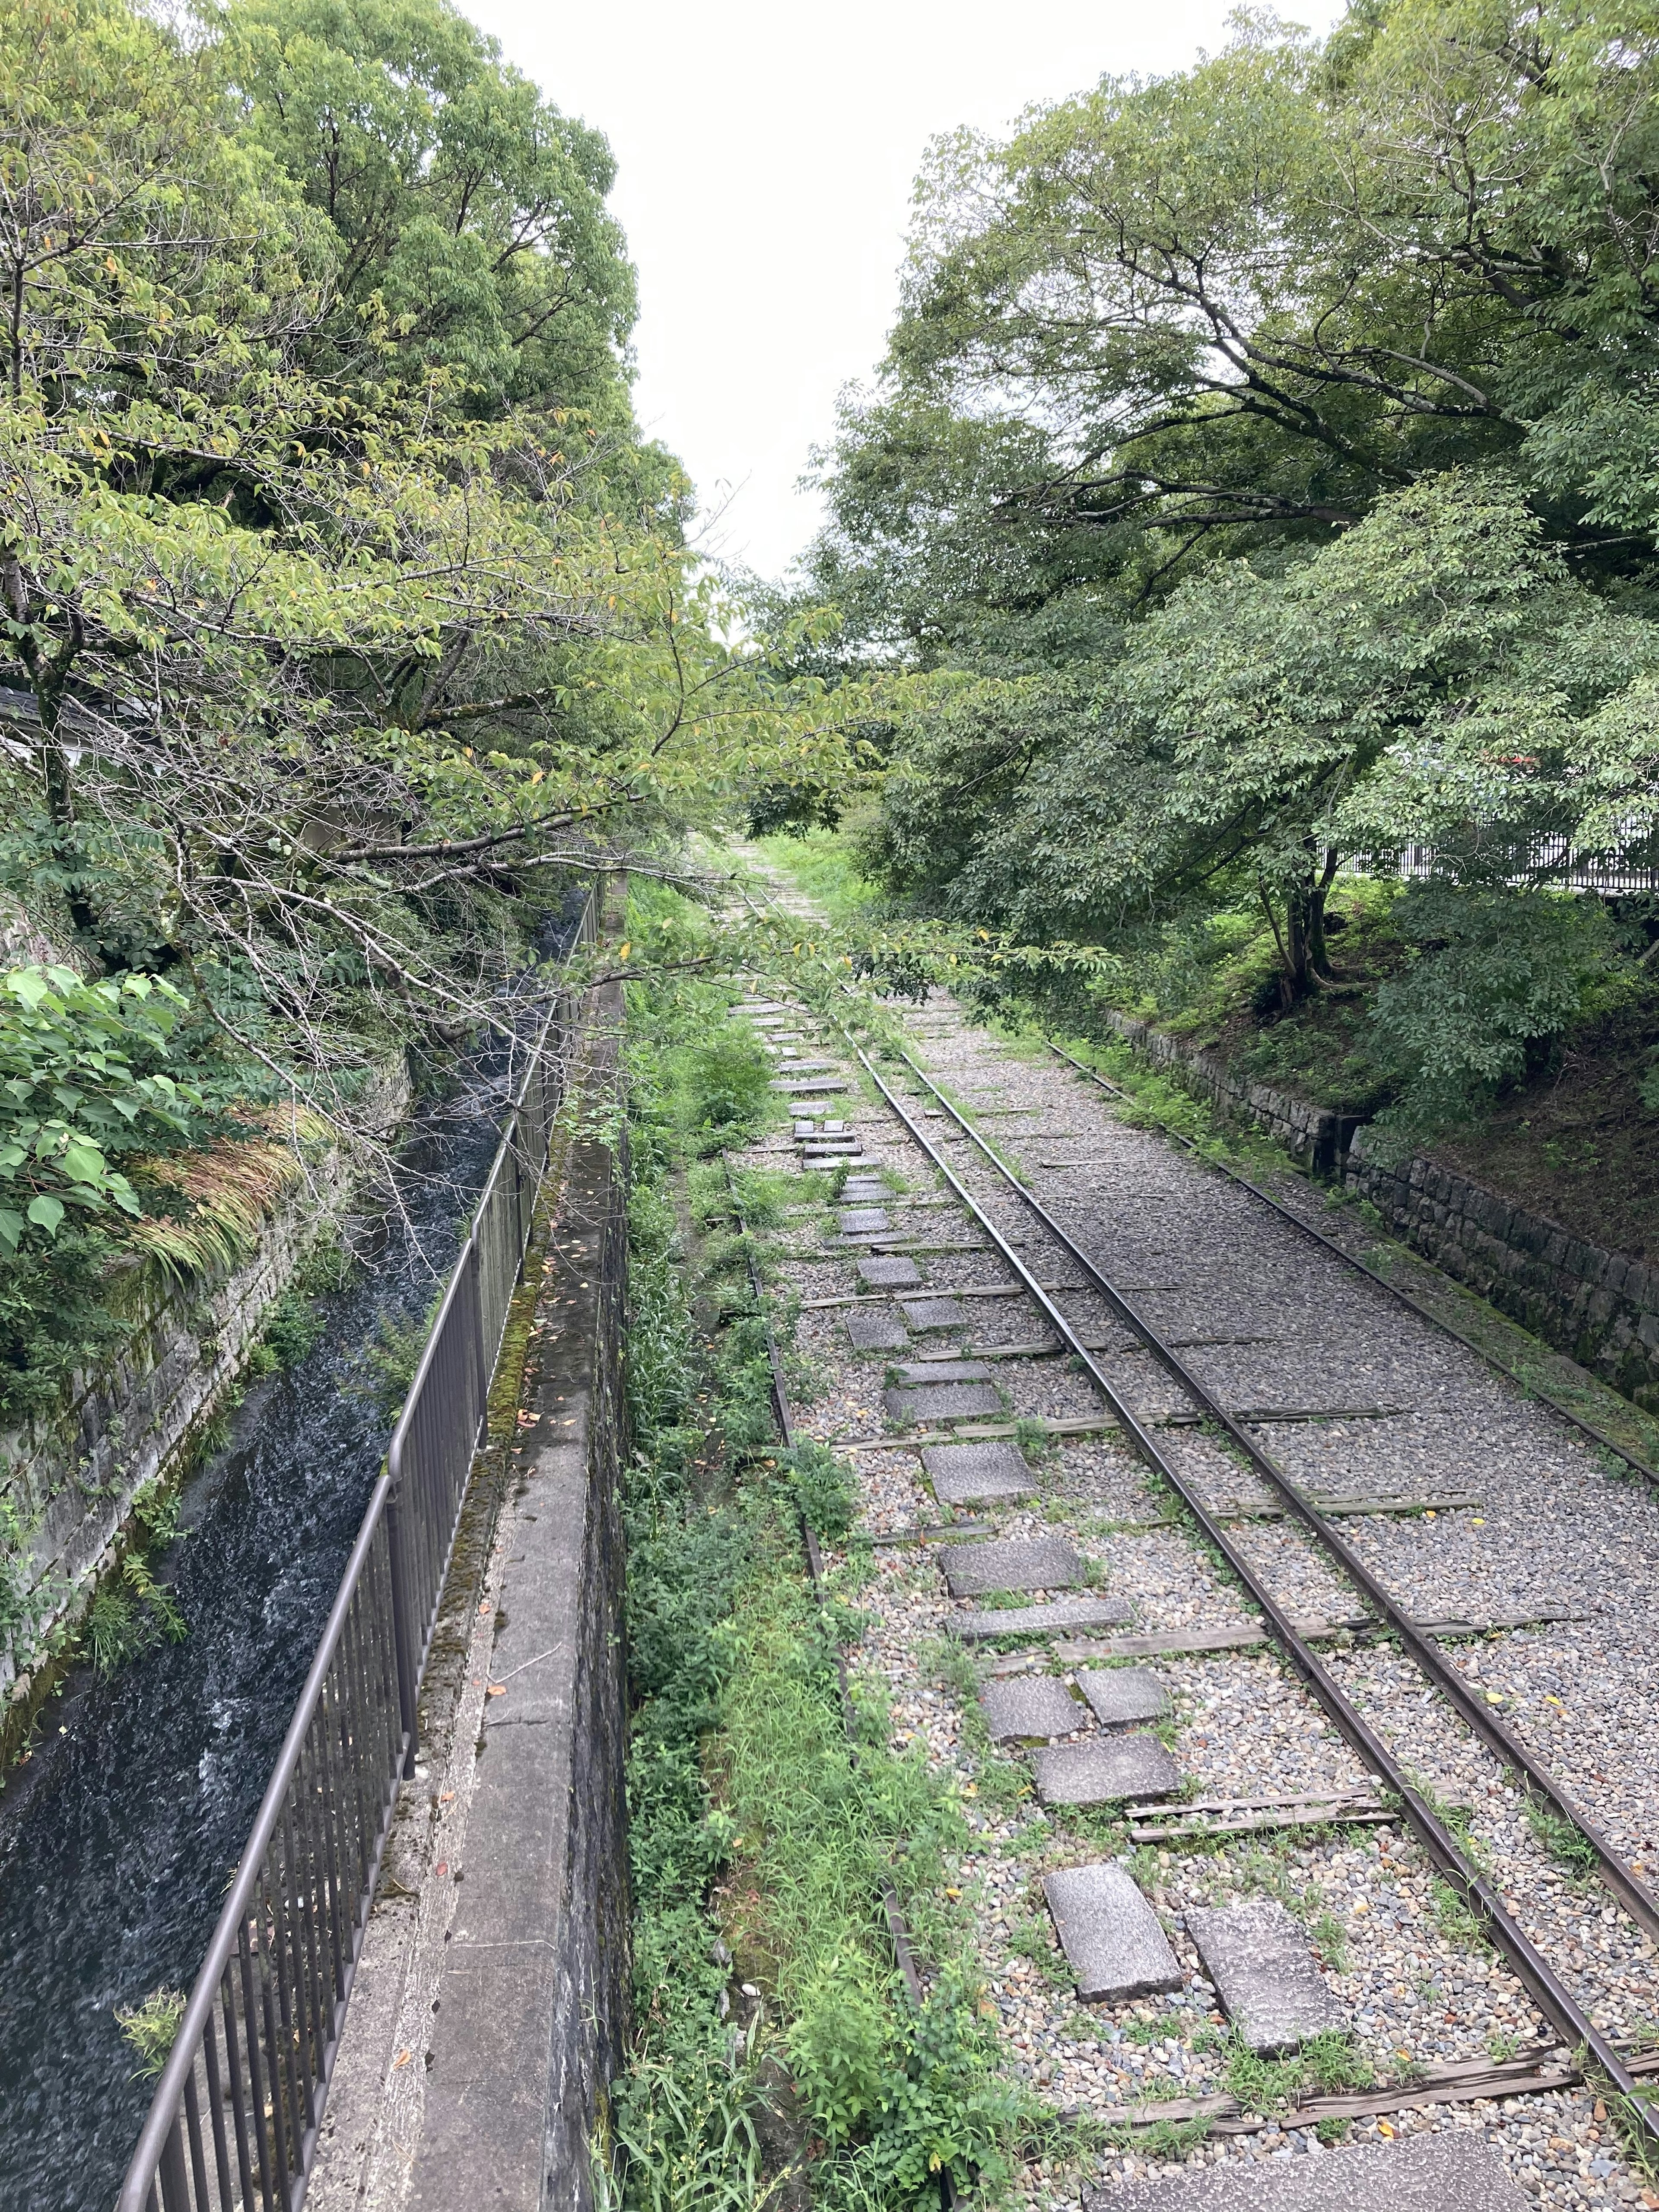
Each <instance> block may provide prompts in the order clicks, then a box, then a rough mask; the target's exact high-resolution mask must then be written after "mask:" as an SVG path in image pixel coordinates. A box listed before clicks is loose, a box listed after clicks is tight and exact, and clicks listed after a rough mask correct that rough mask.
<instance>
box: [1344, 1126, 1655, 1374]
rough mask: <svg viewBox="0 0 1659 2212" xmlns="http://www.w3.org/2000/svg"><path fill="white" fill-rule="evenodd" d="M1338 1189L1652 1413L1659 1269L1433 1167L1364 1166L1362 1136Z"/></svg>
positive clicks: (1406, 1163) (1418, 1161)
mask: <svg viewBox="0 0 1659 2212" xmlns="http://www.w3.org/2000/svg"><path fill="white" fill-rule="evenodd" d="M1343 1180H1344V1181H1345V1182H1346V1184H1347V1185H1348V1188H1350V1189H1352V1190H1355V1191H1358V1193H1359V1194H1360V1195H1361V1196H1362V1197H1364V1198H1367V1199H1369V1200H1370V1202H1371V1204H1372V1205H1373V1206H1376V1210H1377V1212H1379V1213H1380V1214H1381V1215H1382V1216H1383V1220H1384V1221H1385V1222H1386V1223H1387V1225H1388V1226H1389V1228H1390V1229H1391V1230H1393V1231H1395V1234H1396V1235H1397V1236H1399V1237H1403V1238H1404V1240H1405V1241H1406V1242H1407V1243H1408V1244H1410V1245H1411V1246H1412V1247H1413V1249H1415V1250H1417V1251H1419V1252H1421V1253H1422V1254H1423V1255H1424V1256H1425V1258H1426V1259H1430V1260H1432V1261H1434V1262H1435V1264H1436V1266H1437V1267H1443V1268H1444V1269H1445V1271H1446V1273H1448V1274H1449V1275H1455V1276H1456V1278H1457V1279H1458V1280H1459V1281H1460V1282H1462V1283H1467V1284H1468V1286H1469V1288H1470V1289H1471V1290H1472V1291H1478V1292H1479V1294H1480V1297H1483V1298H1486V1299H1487V1300H1488V1301H1489V1302H1490V1303H1491V1304H1492V1305H1495V1306H1496V1307H1498V1310H1500V1311H1501V1312H1503V1313H1506V1314H1508V1315H1509V1316H1510V1318H1511V1319H1512V1320H1515V1321H1518V1322H1521V1324H1522V1327H1523V1328H1529V1329H1530V1330H1531V1331H1532V1332H1533V1334H1534V1336H1541V1337H1542V1338H1543V1339H1544V1340H1545V1342H1546V1343H1547V1344H1553V1345H1554V1346H1556V1348H1557V1349H1558V1351H1561V1352H1567V1353H1568V1354H1570V1355H1571V1358H1574V1359H1576V1360H1577V1362H1578V1364H1580V1366H1582V1367H1587V1368H1589V1370H1590V1371H1591V1372H1592V1373H1593V1374H1595V1375H1598V1376H1601V1380H1602V1381H1603V1382H1604V1383H1609V1384H1610V1385H1611V1386H1612V1388H1613V1389H1615V1390H1619V1391H1621V1392H1622V1393H1623V1394H1624V1395H1625V1396H1626V1397H1627V1398H1630V1399H1633V1400H1634V1401H1635V1402H1636V1404H1637V1405H1638V1406H1640V1407H1642V1408H1643V1410H1644V1412H1646V1413H1659V1267H1651V1266H1647V1265H1644V1263H1643V1262H1642V1261H1639V1260H1632V1259H1630V1258H1628V1257H1627V1256H1626V1255H1625V1254H1624V1253H1621V1252H1609V1251H1607V1250H1606V1249H1604V1248H1603V1247H1602V1246H1601V1245H1600V1244H1592V1243H1589V1241H1588V1239H1587V1238H1584V1237H1575V1236H1573V1234H1572V1233H1571V1231H1570V1230H1566V1229H1563V1228H1562V1227H1561V1226H1560V1225H1559V1223H1557V1222H1553V1221H1548V1220H1546V1219H1545V1218H1544V1217H1543V1216H1542V1215H1541V1214H1537V1213H1529V1212H1528V1211H1527V1209H1526V1207H1525V1206H1518V1205H1516V1203H1515V1201H1514V1200H1511V1199H1507V1198H1504V1197H1502V1196H1500V1195H1499V1194H1498V1193H1497V1192H1496V1191H1491V1190H1487V1189H1486V1188H1483V1187H1482V1186H1481V1185H1480V1183H1477V1182H1470V1181H1469V1179H1468V1176H1462V1175H1459V1174H1458V1173H1457V1171H1456V1170H1455V1169H1453V1168H1448V1167H1443V1166H1442V1165H1440V1164H1439V1163H1438V1162H1437V1161H1435V1160H1430V1159H1423V1158H1415V1157H1414V1158H1410V1159H1406V1160H1401V1162H1399V1163H1398V1164H1397V1165H1395V1166H1393V1167H1383V1166H1381V1165H1379V1164H1376V1163H1375V1162H1373V1161H1370V1160H1369V1159H1367V1158H1366V1157H1365V1134H1364V1130H1361V1131H1359V1132H1358V1133H1357V1134H1356V1136H1355V1138H1354V1139H1353V1142H1352V1146H1350V1148H1349V1151H1348V1153H1347V1157H1346V1163H1345V1168H1344V1175H1343Z"/></svg>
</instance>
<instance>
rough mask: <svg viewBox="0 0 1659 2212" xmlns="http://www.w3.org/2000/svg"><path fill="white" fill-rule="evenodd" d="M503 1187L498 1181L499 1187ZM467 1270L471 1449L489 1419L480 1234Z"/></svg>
mask: <svg viewBox="0 0 1659 2212" xmlns="http://www.w3.org/2000/svg"><path fill="white" fill-rule="evenodd" d="M497 1188H500V1186H499V1184H498V1185H497ZM466 1273H467V1282H468V1285H469V1286H470V1289H471V1307H472V1326H471V1330H470V1332H469V1338H470V1342H471V1352H472V1372H473V1374H474V1375H475V1376H476V1377H477V1397H476V1398H475V1400H474V1401H473V1402H474V1404H475V1405H476V1406H477V1409H478V1418H477V1421H476V1422H475V1423H474V1424H473V1429H472V1442H471V1444H470V1445H469V1447H468V1449H469V1451H471V1449H473V1448H475V1447H476V1445H477V1440H478V1437H480V1435H481V1434H482V1433H483V1426H484V1424H485V1422H486V1421H488V1419H489V1361H488V1359H487V1358H486V1357H485V1352H484V1334H483V1263H482V1261H480V1260H479V1257H478V1238H477V1235H476V1234H475V1235H474V1236H473V1237H472V1238H471V1241H470V1243H468V1245H467V1255H466Z"/></svg>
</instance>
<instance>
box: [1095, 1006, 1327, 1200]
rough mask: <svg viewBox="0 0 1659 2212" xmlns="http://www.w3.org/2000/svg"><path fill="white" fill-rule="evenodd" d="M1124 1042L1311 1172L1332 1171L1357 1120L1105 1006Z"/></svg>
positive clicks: (1108, 1016)
mask: <svg viewBox="0 0 1659 2212" xmlns="http://www.w3.org/2000/svg"><path fill="white" fill-rule="evenodd" d="M1103 1012H1104V1018H1105V1019H1106V1020H1107V1021H1109V1023H1110V1024H1111V1025H1112V1027H1113V1028H1114V1029H1115V1030H1116V1031H1117V1033H1118V1035H1119V1036H1121V1037H1122V1038H1123V1039H1124V1040H1125V1042H1127V1043H1128V1044H1131V1045H1133V1047H1134V1048H1135V1050H1136V1051H1137V1052H1139V1053H1144V1054H1146V1058H1147V1059H1148V1060H1151V1061H1152V1065H1153V1066H1155V1067H1160V1068H1167V1069H1171V1070H1173V1071H1174V1072H1175V1073H1176V1074H1177V1075H1178V1076H1179V1078H1180V1079H1181V1081H1182V1084H1183V1085H1185V1087H1186V1088H1187V1089H1188V1091H1197V1092H1198V1093H1199V1094H1200V1097H1205V1098H1207V1099H1208V1100H1209V1101H1210V1103H1212V1105H1213V1106H1216V1107H1218V1108H1219V1109H1220V1110H1221V1112H1222V1113H1223V1114H1225V1115H1231V1116H1233V1117H1235V1118H1237V1117H1240V1116H1242V1117H1243V1119H1244V1120H1245V1121H1255V1122H1258V1123H1260V1125H1261V1127H1262V1128H1264V1129H1265V1130H1266V1131H1267V1133H1268V1135H1269V1136H1270V1137H1272V1138H1273V1139H1274V1141H1275V1142H1276V1143H1278V1144H1280V1145H1282V1146H1284V1148H1285V1151H1286V1152H1288V1153H1289V1154H1290V1155H1291V1158H1292V1159H1294V1160H1296V1161H1297V1163H1298V1164H1300V1165H1301V1166H1303V1167H1304V1168H1306V1169H1308V1170H1309V1171H1310V1173H1311V1174H1313V1175H1322V1176H1328V1175H1334V1174H1335V1173H1336V1172H1337V1170H1338V1167H1339V1165H1340V1160H1341V1156H1342V1154H1343V1152H1346V1149H1347V1146H1348V1143H1349V1140H1350V1139H1351V1138H1352V1134H1353V1132H1354V1130H1355V1129H1356V1128H1358V1126H1359V1119H1358V1115H1353V1114H1338V1113H1335V1112H1334V1111H1333V1110H1332V1109H1330V1108H1329V1107H1326V1106H1310V1105H1309V1104H1308V1103H1307V1101H1306V1100H1305V1099H1304V1098H1296V1097H1291V1093H1290V1092H1289V1091H1275V1090H1274V1089H1273V1086H1272V1085H1270V1084H1266V1083H1251V1082H1249V1081H1247V1080H1246V1079H1245V1078H1244V1077H1243V1076H1241V1075H1237V1074H1235V1073H1234V1072H1233V1070H1232V1069H1231V1068H1230V1067H1229V1066H1228V1065H1227V1063H1226V1061H1225V1060H1223V1059H1222V1058H1221V1057H1220V1055H1219V1054H1217V1053H1212V1052H1204V1051H1201V1050H1200V1048H1198V1047H1197V1046H1195V1045H1189V1044H1183V1043H1182V1041H1181V1039H1180V1038H1179V1037H1172V1036H1166V1034H1165V1033H1164V1031H1163V1030H1156V1029H1154V1028H1153V1027H1152V1024H1151V1023H1150V1022H1143V1021H1139V1020H1137V1019H1136V1018H1135V1017H1134V1016H1133V1015H1131V1014H1118V1013H1114V1012H1111V1011H1110V1010H1109V1009H1104V1010H1103Z"/></svg>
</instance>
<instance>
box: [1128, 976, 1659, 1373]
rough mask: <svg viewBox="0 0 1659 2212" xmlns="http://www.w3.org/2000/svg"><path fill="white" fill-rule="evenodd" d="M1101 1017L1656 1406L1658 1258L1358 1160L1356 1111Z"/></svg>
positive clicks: (1417, 1163) (1549, 1338) (1468, 1191)
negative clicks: (1646, 1259)
mask: <svg viewBox="0 0 1659 2212" xmlns="http://www.w3.org/2000/svg"><path fill="white" fill-rule="evenodd" d="M1106 1019H1107V1020H1108V1021H1109V1023H1110V1024H1111V1025H1112V1027H1113V1028H1114V1029H1115V1030H1116V1031H1117V1033H1118V1034H1119V1036H1121V1037H1122V1038H1123V1039H1124V1040H1125V1042H1127V1043H1128V1044H1130V1045H1132V1046H1133V1048H1134V1049H1135V1050H1136V1051H1137V1052H1139V1053H1141V1054H1144V1055H1145V1056H1146V1059H1147V1060H1150V1061H1152V1064H1153V1066H1156V1067H1158V1068H1160V1069H1164V1070H1165V1071H1167V1072H1168V1073H1171V1074H1173V1075H1174V1076H1175V1077H1176V1079H1177V1080H1178V1081H1179V1082H1180V1083H1181V1084H1182V1085H1183V1086H1184V1087H1185V1088H1186V1089H1188V1090H1189V1091H1195V1092H1197V1093H1198V1094H1199V1095H1200V1097H1204V1098H1207V1099H1208V1100H1209V1101H1210V1103H1212V1105H1214V1106H1215V1107H1217V1108H1218V1109H1219V1111H1220V1112H1221V1113H1222V1114H1223V1115H1225V1116H1227V1117H1229V1118H1231V1119H1234V1120H1244V1121H1254V1122H1255V1123H1256V1124H1257V1126H1258V1127H1261V1129H1263V1130H1265V1131H1266V1133H1267V1135H1269V1136H1270V1137H1272V1138H1273V1139H1274V1140H1275V1141H1276V1142H1277V1143H1279V1145H1282V1146H1283V1147H1284V1148H1285V1151H1286V1152H1289V1153H1290V1154H1291V1158H1293V1159H1295V1160H1296V1161H1297V1163H1298V1164H1300V1165H1301V1166H1303V1167H1304V1168H1306V1169H1308V1170H1310V1172H1312V1173H1313V1174H1315V1175H1321V1176H1334V1177H1336V1178H1338V1179H1340V1181H1342V1182H1346V1184H1347V1186H1348V1187H1349V1188H1351V1189H1352V1190H1354V1191H1357V1192H1358V1194H1360V1195H1361V1196H1362V1197H1364V1198H1366V1199H1369V1200H1370V1203H1371V1204H1372V1205H1373V1206H1376V1210H1377V1212H1379V1213H1380V1214H1381V1215H1382V1217H1383V1222H1384V1223H1385V1225H1387V1227H1388V1228H1389V1230H1391V1231H1393V1232H1394V1234H1395V1235H1396V1236H1397V1237H1401V1239H1402V1240H1403V1241H1404V1242H1405V1243H1407V1244H1409V1245H1411V1246H1412V1247H1413V1249H1414V1250H1416V1251H1419V1252H1420V1253H1422V1254H1423V1255H1424V1257H1425V1259H1429V1260H1431V1261H1434V1263H1435V1264H1436V1266H1437V1267H1443V1268H1444V1269H1445V1271H1446V1273H1448V1274H1449V1275H1455V1277H1456V1278H1457V1279H1458V1280H1459V1281H1460V1282H1462V1283H1466V1284H1468V1286H1469V1288H1470V1289H1471V1290H1473V1291H1476V1292H1478V1293H1479V1295H1480V1297H1484V1298H1486V1299H1488V1300H1489V1301H1490V1302H1491V1304H1493V1305H1495V1306H1496V1307H1498V1310H1500V1312H1503V1313H1506V1314H1508V1315H1509V1316H1510V1318H1511V1319H1512V1320H1515V1321H1518V1322H1520V1323H1521V1324H1522V1327H1523V1328H1528V1329H1530V1330H1531V1331H1532V1332H1533V1334H1534V1335H1535V1336H1540V1337H1542V1338H1543V1340H1544V1341H1545V1342H1546V1343H1547V1344H1552V1345H1553V1346H1555V1347H1556V1348H1557V1350H1558V1351H1561V1352H1566V1353H1568V1354H1569V1355H1570V1356H1571V1358H1574V1359H1576V1360H1577V1361H1578V1363H1579V1364H1580V1365H1581V1366H1583V1367H1587V1368H1589V1370H1590V1371H1591V1372H1592V1373H1593V1374H1595V1375H1598V1376H1601V1379H1602V1381H1603V1382H1605V1383H1608V1384H1609V1385H1610V1386H1611V1387H1612V1388H1613V1389H1615V1390H1618V1391H1620V1392H1622V1393H1623V1395H1625V1396H1626V1397H1627V1398H1630V1399H1632V1400H1633V1401H1635V1403H1636V1404H1637V1405H1638V1406H1640V1407H1643V1408H1644V1411H1646V1412H1648V1413H1659V1267H1650V1266H1646V1265H1644V1263H1643V1262H1642V1261H1639V1260H1632V1259H1631V1258H1629V1257H1628V1256H1627V1255H1626V1254H1624V1253H1620V1252H1609V1251H1607V1250H1606V1249H1603V1247H1602V1246H1601V1245H1599V1244H1592V1243H1589V1242H1588V1241H1587V1240H1586V1239H1585V1238H1583V1237H1575V1236H1573V1235H1572V1234H1571V1231H1568V1230H1565V1229H1563V1228H1562V1227H1561V1226H1560V1225H1559V1223H1556V1222H1553V1221H1549V1220H1547V1219H1545V1218H1544V1217H1543V1216H1542V1215H1541V1214H1536V1213H1529V1212H1528V1211H1527V1209H1526V1208H1525V1207H1524V1206H1519V1205H1517V1204H1516V1202H1515V1201H1514V1200H1511V1199H1507V1198H1504V1197H1502V1196H1500V1195H1499V1194H1498V1193H1497V1192H1495V1191H1491V1190H1487V1189H1486V1188H1484V1187H1483V1186H1482V1185H1481V1184H1480V1183H1477V1182H1471V1181H1470V1180H1469V1179H1468V1176H1462V1175H1459V1174H1458V1173H1457V1172H1456V1170H1455V1169H1452V1168H1447V1167H1443V1166H1441V1165H1440V1164H1438V1163H1437V1162H1436V1161H1434V1160H1431V1159H1425V1158H1421V1157H1418V1156H1413V1158H1408V1159H1405V1160H1402V1161H1401V1162H1399V1163H1398V1164H1396V1165H1395V1166H1392V1167H1383V1166H1382V1165H1380V1164H1377V1163H1376V1162H1374V1161H1372V1160H1370V1159H1368V1158H1366V1152H1365V1133H1364V1127H1362V1126H1361V1124H1360V1122H1359V1120H1358V1116H1357V1115H1346V1114H1337V1113H1335V1112H1333V1111H1332V1110H1331V1109H1328V1108H1326V1107H1318V1106H1310V1105H1309V1104H1308V1103H1306V1102H1305V1101H1304V1100H1303V1099H1300V1098H1294V1097H1291V1096H1290V1095H1289V1094H1288V1093H1287V1092H1285V1091H1274V1090H1273V1089H1271V1088H1270V1087H1269V1086H1268V1085H1266V1084H1262V1083H1248V1082H1246V1081H1245V1080H1244V1079H1243V1078H1242V1077H1240V1076H1238V1075H1236V1074H1235V1073H1233V1072H1232V1071H1231V1069H1230V1068H1229V1067H1228V1066H1227V1065H1226V1063H1225V1060H1222V1059H1220V1057H1219V1056H1218V1054H1214V1053H1210V1052H1202V1051H1200V1050H1198V1049H1197V1048H1194V1046H1191V1045H1188V1044H1183V1043H1182V1041H1181V1040H1180V1039H1179V1038H1178V1037H1172V1036H1167V1035H1165V1034H1164V1031H1163V1030H1155V1029H1154V1028H1153V1027H1152V1024H1151V1023H1150V1022H1144V1021H1137V1020H1135V1019H1133V1018H1132V1017H1130V1016H1128V1015H1127V1014H1117V1013H1112V1012H1108V1013H1107V1014H1106Z"/></svg>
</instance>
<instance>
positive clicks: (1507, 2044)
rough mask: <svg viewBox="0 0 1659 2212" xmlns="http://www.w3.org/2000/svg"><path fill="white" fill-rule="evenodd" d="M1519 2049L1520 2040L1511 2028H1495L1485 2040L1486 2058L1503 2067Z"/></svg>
mask: <svg viewBox="0 0 1659 2212" xmlns="http://www.w3.org/2000/svg"><path fill="white" fill-rule="evenodd" d="M1520 2049H1521V2039H1520V2037H1519V2036H1518V2035H1517V2034H1516V2033H1515V2031H1514V2029H1513V2028H1509V2027H1495V2028H1493V2030H1492V2033H1491V2034H1490V2035H1489V2036H1488V2037H1487V2038H1486V2056H1487V2057H1489V2058H1490V2059H1492V2061H1493V2062H1494V2063H1496V2064H1498V2065H1499V2066H1503V2065H1504V2064H1506V2063H1508V2061H1509V2060H1510V2059H1511V2058H1513V2057H1515V2056H1516V2053H1517V2052H1518V2051H1520Z"/></svg>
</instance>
